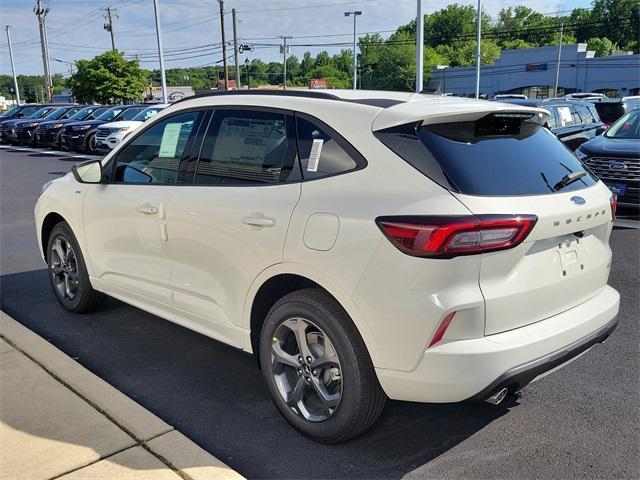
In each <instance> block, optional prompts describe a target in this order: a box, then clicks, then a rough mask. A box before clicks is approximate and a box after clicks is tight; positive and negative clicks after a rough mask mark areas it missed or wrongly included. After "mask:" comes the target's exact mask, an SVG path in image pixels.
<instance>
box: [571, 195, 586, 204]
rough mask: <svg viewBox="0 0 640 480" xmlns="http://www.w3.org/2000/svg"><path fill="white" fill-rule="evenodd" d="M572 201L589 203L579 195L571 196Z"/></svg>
mask: <svg viewBox="0 0 640 480" xmlns="http://www.w3.org/2000/svg"><path fill="white" fill-rule="evenodd" d="M571 201H572V202H573V203H575V204H576V205H584V204H585V203H587V201H586V200H585V199H584V198H582V197H578V196H577V195H576V196H575V197H571Z"/></svg>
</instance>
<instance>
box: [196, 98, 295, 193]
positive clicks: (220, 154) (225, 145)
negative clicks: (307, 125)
mask: <svg viewBox="0 0 640 480" xmlns="http://www.w3.org/2000/svg"><path fill="white" fill-rule="evenodd" d="M296 157H297V155H296V142H295V135H294V127H293V117H291V116H290V115H288V114H285V113H276V112H268V111H252V110H240V109H238V110H222V109H221V110H216V111H215V113H214V115H213V119H212V121H211V125H210V126H209V130H208V131H207V134H206V137H205V140H204V143H203V146H202V152H201V154H200V159H199V161H198V166H197V169H196V175H195V183H196V184H200V185H243V184H254V185H255V184H256V183H258V184H265V183H266V184H273V183H281V182H286V181H291V180H298V179H299V176H300V175H299V174H300V171H299V168H298V166H297V162H296Z"/></svg>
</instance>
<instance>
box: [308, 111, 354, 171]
mask: <svg viewBox="0 0 640 480" xmlns="http://www.w3.org/2000/svg"><path fill="white" fill-rule="evenodd" d="M296 121H297V127H298V148H299V149H300V166H301V167H302V176H303V178H304V179H305V180H309V179H314V178H322V177H326V176H328V175H334V174H336V173H342V172H348V171H349V170H354V169H356V168H357V167H358V166H359V165H358V162H357V161H356V158H357V157H356V152H353V151H352V152H350V153H351V154H350V153H349V152H347V149H349V150H353V148H352V147H350V146H349V145H347V144H346V142H340V141H339V140H338V139H336V138H332V137H331V135H329V133H327V132H326V131H325V130H323V129H322V128H320V127H319V126H317V125H315V124H314V123H312V122H311V121H309V120H306V119H304V118H300V117H297V120H296Z"/></svg>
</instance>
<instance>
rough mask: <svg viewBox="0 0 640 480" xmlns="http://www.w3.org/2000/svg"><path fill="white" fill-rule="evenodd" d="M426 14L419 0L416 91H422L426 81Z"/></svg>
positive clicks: (417, 12)
mask: <svg viewBox="0 0 640 480" xmlns="http://www.w3.org/2000/svg"><path fill="white" fill-rule="evenodd" d="M423 62H424V15H423V14H422V0H418V5H417V9H416V93H420V92H422V89H423V82H424V80H423V79H424V76H423V75H424V66H423Z"/></svg>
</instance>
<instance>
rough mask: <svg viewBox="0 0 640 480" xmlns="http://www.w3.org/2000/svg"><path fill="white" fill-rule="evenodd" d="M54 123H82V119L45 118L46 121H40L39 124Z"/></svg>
mask: <svg viewBox="0 0 640 480" xmlns="http://www.w3.org/2000/svg"><path fill="white" fill-rule="evenodd" d="M50 123H51V124H54V123H56V124H57V123H62V124H64V125H67V124H69V123H84V122H83V121H82V120H79V121H78V120H71V119H69V118H65V119H64V120H47V121H46V122H42V123H41V125H48V124H50Z"/></svg>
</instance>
